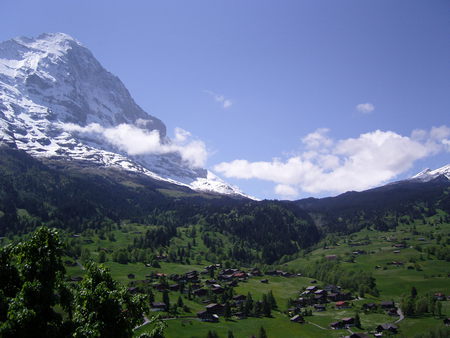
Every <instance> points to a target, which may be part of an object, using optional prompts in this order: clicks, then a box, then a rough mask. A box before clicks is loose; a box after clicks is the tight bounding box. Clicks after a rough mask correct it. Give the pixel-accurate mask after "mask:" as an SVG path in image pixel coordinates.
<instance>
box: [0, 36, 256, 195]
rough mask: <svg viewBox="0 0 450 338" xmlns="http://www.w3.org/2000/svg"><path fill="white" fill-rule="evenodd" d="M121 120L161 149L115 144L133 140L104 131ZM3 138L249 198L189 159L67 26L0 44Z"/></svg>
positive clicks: (44, 154) (48, 154)
mask: <svg viewBox="0 0 450 338" xmlns="http://www.w3.org/2000/svg"><path fill="white" fill-rule="evenodd" d="M124 126H125V127H128V128H132V130H133V131H135V132H139V133H141V134H142V135H144V136H146V137H151V136H154V138H153V139H154V140H155V142H156V146H157V147H159V148H157V149H156V150H152V151H148V152H141V153H137V154H134V153H131V152H129V151H128V150H129V149H127V148H126V147H123V145H122V144H120V143H117V142H120V141H122V142H129V140H127V139H126V137H127V136H125V140H121V139H120V137H119V136H120V135H119V136H117V135H113V136H112V137H110V138H109V139H108V138H106V137H105V134H106V133H107V132H110V131H111V130H112V131H114V130H117V129H118V128H121V127H122V128H123V127H124ZM70 127H72V129H70ZM95 127H97V129H95ZM99 130H100V132H99ZM102 133H103V134H102ZM117 140H119V141H117ZM0 143H4V144H8V145H10V146H13V147H17V148H18V149H22V150H25V151H27V152H28V153H30V154H31V155H32V156H35V157H38V158H50V159H51V158H54V159H66V160H77V161H87V162H92V163H95V164H100V165H103V166H107V167H116V168H122V169H125V170H129V171H135V172H139V173H142V174H144V175H148V176H150V177H152V178H154V179H158V180H164V181H167V182H169V183H173V184H177V185H182V186H186V187H189V188H191V189H194V190H197V191H209V192H214V193H220V194H225V195H235V196H241V197H246V198H247V197H249V196H247V195H245V194H243V193H242V192H241V191H240V190H239V189H238V188H237V187H234V186H231V185H229V184H227V183H226V182H224V181H222V180H221V179H220V178H218V177H217V176H216V175H214V174H213V173H212V172H210V171H209V170H206V169H203V168H201V167H199V166H197V165H192V163H188V161H186V159H185V158H183V156H182V155H183V154H182V153H180V152H179V151H178V150H179V149H182V148H181V147H180V146H174V141H173V140H171V139H170V138H169V137H167V135H166V126H165V124H164V123H163V122H162V121H161V120H160V119H158V118H156V117H154V116H152V115H149V114H148V113H146V112H145V111H144V110H142V108H140V107H139V106H138V105H137V104H136V103H135V102H134V100H133V98H132V97H131V95H130V93H129V92H128V90H127V89H126V87H125V86H124V85H123V83H122V82H121V81H120V79H119V78H118V77H116V76H115V75H113V74H111V73H110V72H108V71H107V70H106V69H104V68H103V67H102V65H101V64H100V63H99V62H98V61H97V60H96V59H95V57H94V56H93V54H92V53H91V52H90V51H89V50H88V49H87V48H85V47H83V45H82V44H81V43H80V42H78V41H77V40H75V39H74V38H72V37H70V36H69V35H67V34H64V33H44V34H42V35H39V36H38V37H37V38H24V37H21V38H15V39H11V40H8V41H4V42H2V43H0ZM161 149H163V150H161Z"/></svg>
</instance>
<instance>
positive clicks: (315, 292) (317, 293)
mask: <svg viewBox="0 0 450 338" xmlns="http://www.w3.org/2000/svg"><path fill="white" fill-rule="evenodd" d="M314 294H315V295H325V296H326V295H327V292H326V291H325V290H316V291H314Z"/></svg>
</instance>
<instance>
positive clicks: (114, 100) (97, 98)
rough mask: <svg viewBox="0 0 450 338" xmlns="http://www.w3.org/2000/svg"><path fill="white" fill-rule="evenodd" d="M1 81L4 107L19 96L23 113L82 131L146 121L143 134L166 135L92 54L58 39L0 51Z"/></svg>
mask: <svg viewBox="0 0 450 338" xmlns="http://www.w3.org/2000/svg"><path fill="white" fill-rule="evenodd" d="M0 81H1V82H3V88H2V89H3V90H2V91H3V92H4V93H6V94H8V93H9V94H10V95H8V96H9V100H8V99H6V98H5V99H4V100H3V101H4V104H5V102H6V104H7V103H8V101H9V102H10V103H11V104H14V103H17V102H14V99H17V97H18V96H23V97H24V98H26V99H29V100H30V101H32V103H31V102H30V103H28V105H27V106H26V107H23V108H24V110H25V111H29V112H30V113H34V114H37V115H39V116H42V117H46V118H48V119H53V120H58V121H61V122H65V123H75V124H78V125H81V126H85V125H87V124H89V123H99V124H101V125H103V126H114V125H118V124H120V123H135V122H136V121H137V120H146V121H148V123H147V124H146V128H147V129H148V130H158V132H159V133H160V135H161V137H165V135H166V127H165V125H164V124H163V123H162V122H161V121H160V120H159V119H157V118H156V117H153V116H150V115H149V114H147V113H146V112H144V111H143V110H142V109H141V108H140V107H139V106H138V105H137V104H136V103H135V102H134V100H133V99H132V97H131V95H130V93H129V92H128V90H127V89H126V88H125V86H124V85H123V83H122V82H121V81H120V80H119V79H118V78H117V77H116V76H114V75H112V74H111V73H109V72H108V71H107V70H105V69H104V68H103V67H102V66H101V65H100V63H99V62H98V61H97V60H96V59H95V57H94V56H93V55H92V53H91V52H90V51H89V50H88V49H87V48H85V47H83V46H82V45H81V44H80V43H79V42H78V41H76V40H75V39H73V38H72V37H70V36H68V35H66V34H63V33H53V34H42V35H40V36H39V37H37V38H34V39H31V38H23V37H22V38H16V39H13V40H9V41H6V42H4V43H2V44H1V45H0ZM19 106H21V105H19Z"/></svg>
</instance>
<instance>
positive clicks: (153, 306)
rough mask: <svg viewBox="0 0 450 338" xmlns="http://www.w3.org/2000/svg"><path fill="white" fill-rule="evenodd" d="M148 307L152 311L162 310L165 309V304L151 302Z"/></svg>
mask: <svg viewBox="0 0 450 338" xmlns="http://www.w3.org/2000/svg"><path fill="white" fill-rule="evenodd" d="M150 307H151V309H152V311H164V310H165V309H166V304H165V303H161V302H152V303H151V304H150Z"/></svg>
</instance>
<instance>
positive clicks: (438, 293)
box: [434, 292, 445, 300]
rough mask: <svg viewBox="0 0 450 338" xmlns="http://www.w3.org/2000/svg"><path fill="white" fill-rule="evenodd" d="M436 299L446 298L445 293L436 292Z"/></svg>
mask: <svg viewBox="0 0 450 338" xmlns="http://www.w3.org/2000/svg"><path fill="white" fill-rule="evenodd" d="M434 299H436V300H445V295H444V294H443V293H441V292H437V293H435V294H434Z"/></svg>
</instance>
